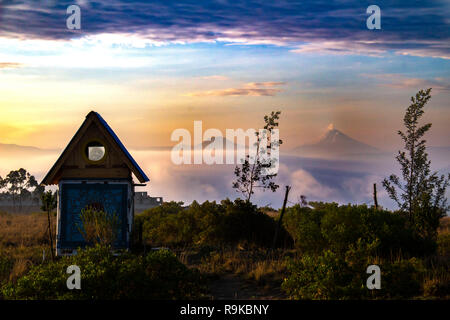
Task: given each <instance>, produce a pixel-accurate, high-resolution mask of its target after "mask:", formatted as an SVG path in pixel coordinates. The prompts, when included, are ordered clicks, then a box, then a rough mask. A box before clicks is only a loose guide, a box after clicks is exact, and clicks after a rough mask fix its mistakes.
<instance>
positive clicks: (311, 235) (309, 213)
mask: <svg viewBox="0 0 450 320" xmlns="http://www.w3.org/2000/svg"><path fill="white" fill-rule="evenodd" d="M324 213H325V212H324V211H323V210H313V209H311V208H308V207H301V206H300V205H298V204H297V205H294V206H293V207H290V208H287V209H286V213H285V217H284V221H283V224H284V227H285V228H286V230H287V232H288V233H289V234H290V235H291V237H292V239H293V240H294V245H295V246H296V248H297V249H299V250H300V252H302V253H314V252H321V251H322V250H323V249H324V248H325V246H326V240H325V238H324V237H323V235H322V231H321V220H322V217H323V216H324Z"/></svg>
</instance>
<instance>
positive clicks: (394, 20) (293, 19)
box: [0, 0, 450, 59]
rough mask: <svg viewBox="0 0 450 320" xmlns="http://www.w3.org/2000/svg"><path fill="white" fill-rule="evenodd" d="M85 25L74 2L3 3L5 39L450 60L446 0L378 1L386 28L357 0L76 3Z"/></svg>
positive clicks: (22, 0)
mask: <svg viewBox="0 0 450 320" xmlns="http://www.w3.org/2000/svg"><path fill="white" fill-rule="evenodd" d="M77 3H78V4H79V5H80V7H81V12H82V22H81V23H82V29H81V30H79V32H76V33H74V32H69V31H68V30H67V29H66V26H65V20H66V18H67V14H66V8H67V7H68V6H69V5H71V4H73V1H69V0H61V1H35V0H16V1H11V0H9V1H3V2H2V7H1V8H0V20H1V21H2V23H1V24H0V37H4V38H17V39H45V40H70V39H74V38H83V37H89V36H95V35H99V34H120V35H128V36H133V37H136V38H139V39H141V40H140V41H137V42H140V43H141V44H142V43H144V44H145V45H164V44H170V43H175V44H186V43H199V42H208V43H215V42H217V41H219V42H223V43H226V44H228V45H256V44H262V45H276V46H286V47H288V48H291V49H292V51H293V52H296V53H299V54H308V53H314V54H315V53H321V54H359V55H370V56H379V55H383V54H384V53H385V52H395V53H397V54H402V55H415V56H428V57H440V58H445V59H448V58H450V41H449V39H450V35H449V33H448V29H449V20H448V18H447V17H448V16H449V15H450V6H449V5H448V4H447V3H446V2H445V1H440V0H432V1H408V2H406V1H401V0H393V1H389V2H388V3H384V2H382V3H380V4H379V6H380V8H381V28H382V30H368V29H367V27H366V19H367V17H368V15H367V14H366V8H367V6H368V4H362V3H361V2H360V1H357V0H350V1H349V0H336V1H329V2H323V1H310V2H307V3H305V2H293V1H288V0H279V1H271V2H269V1H263V0H254V1H238V2H237V3H236V2H228V1H223V0H216V1H206V0H204V1H202V0H198V1H191V0H180V1H176V2H170V1H164V0H154V1H144V0H131V1H125V0H110V1H108V2H104V1H100V0H91V1H85V0H83V1H81V0H79V1H77Z"/></svg>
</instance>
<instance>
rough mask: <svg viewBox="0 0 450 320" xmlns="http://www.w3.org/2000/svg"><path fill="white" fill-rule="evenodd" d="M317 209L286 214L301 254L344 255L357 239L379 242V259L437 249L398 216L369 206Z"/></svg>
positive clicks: (322, 206) (333, 205) (318, 205)
mask: <svg viewBox="0 0 450 320" xmlns="http://www.w3.org/2000/svg"><path fill="white" fill-rule="evenodd" d="M312 205H313V206H314V209H311V208H308V207H301V206H299V205H295V206H293V207H290V208H288V209H287V210H286V218H285V220H284V226H285V228H286V230H288V232H289V233H290V235H291V236H292V238H293V239H294V241H295V245H296V247H297V248H298V249H299V250H300V251H301V252H302V253H310V254H312V253H315V254H320V253H321V252H322V251H323V250H327V249H329V250H332V251H333V252H336V253H340V254H343V253H344V252H345V251H346V250H347V248H348V247H349V245H351V244H356V243H357V241H358V239H362V240H364V241H365V242H369V243H370V242H373V241H378V247H377V255H380V256H383V257H390V256H396V255H398V254H402V255H405V256H415V255H418V256H421V255H429V254H431V253H434V252H435V246H434V245H433V243H430V242H429V241H427V240H424V239H421V238H418V237H417V236H416V235H415V234H414V232H413V230H411V229H409V228H408V227H407V220H406V219H405V217H404V216H403V215H401V214H399V213H396V212H394V213H393V212H390V211H385V210H374V208H369V207H367V206H366V205H343V206H338V205H337V204H336V203H312Z"/></svg>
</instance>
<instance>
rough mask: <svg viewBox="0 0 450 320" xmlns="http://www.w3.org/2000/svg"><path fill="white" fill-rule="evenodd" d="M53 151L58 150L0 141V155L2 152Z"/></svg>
mask: <svg viewBox="0 0 450 320" xmlns="http://www.w3.org/2000/svg"><path fill="white" fill-rule="evenodd" d="M54 151H59V150H58V149H41V148H38V147H33V146H22V145H18V144H14V143H11V144H9V143H0V155H1V154H2V153H11V152H13V153H17V152H19V153H30V152H33V153H36V152H38V153H42V152H54Z"/></svg>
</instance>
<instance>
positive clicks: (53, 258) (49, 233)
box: [47, 210, 55, 260]
mask: <svg viewBox="0 0 450 320" xmlns="http://www.w3.org/2000/svg"><path fill="white" fill-rule="evenodd" d="M47 220H48V239H49V241H50V251H51V253H52V260H55V253H54V252H53V236H52V223H51V220H50V210H48V211H47Z"/></svg>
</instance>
